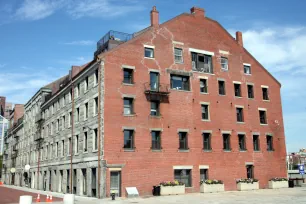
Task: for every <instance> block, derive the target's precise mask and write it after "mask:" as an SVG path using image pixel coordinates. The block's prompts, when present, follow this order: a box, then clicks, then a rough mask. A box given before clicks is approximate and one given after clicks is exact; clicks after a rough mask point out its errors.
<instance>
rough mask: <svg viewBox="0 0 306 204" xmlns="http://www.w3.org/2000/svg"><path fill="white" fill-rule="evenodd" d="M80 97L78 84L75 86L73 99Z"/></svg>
mask: <svg viewBox="0 0 306 204" xmlns="http://www.w3.org/2000/svg"><path fill="white" fill-rule="evenodd" d="M79 95H80V84H78V85H77V87H76V90H75V98H77V97H79Z"/></svg>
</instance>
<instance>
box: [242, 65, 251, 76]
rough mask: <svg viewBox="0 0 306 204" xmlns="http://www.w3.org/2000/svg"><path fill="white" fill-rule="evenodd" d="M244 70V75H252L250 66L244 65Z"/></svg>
mask: <svg viewBox="0 0 306 204" xmlns="http://www.w3.org/2000/svg"><path fill="white" fill-rule="evenodd" d="M243 68H244V73H245V74H251V67H250V66H248V65H244V66H243Z"/></svg>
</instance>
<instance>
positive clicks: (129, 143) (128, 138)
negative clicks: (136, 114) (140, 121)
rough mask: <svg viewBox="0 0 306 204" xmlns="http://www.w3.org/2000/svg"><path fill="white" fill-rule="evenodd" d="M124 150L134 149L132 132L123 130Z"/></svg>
mask: <svg viewBox="0 0 306 204" xmlns="http://www.w3.org/2000/svg"><path fill="white" fill-rule="evenodd" d="M123 133H124V146H123V148H124V149H134V130H124V131H123Z"/></svg>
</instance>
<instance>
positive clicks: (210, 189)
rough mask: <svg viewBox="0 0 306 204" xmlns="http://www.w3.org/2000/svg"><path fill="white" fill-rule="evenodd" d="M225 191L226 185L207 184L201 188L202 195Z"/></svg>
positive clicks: (203, 184)
mask: <svg viewBox="0 0 306 204" xmlns="http://www.w3.org/2000/svg"><path fill="white" fill-rule="evenodd" d="M222 191H224V184H211V185H208V184H205V183H202V184H201V186H200V192H201V193H216V192H222Z"/></svg>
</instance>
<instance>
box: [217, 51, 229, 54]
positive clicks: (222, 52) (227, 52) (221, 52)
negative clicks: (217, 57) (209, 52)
mask: <svg viewBox="0 0 306 204" xmlns="http://www.w3.org/2000/svg"><path fill="white" fill-rule="evenodd" d="M219 53H220V54H223V55H229V51H224V50H219Z"/></svg>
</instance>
